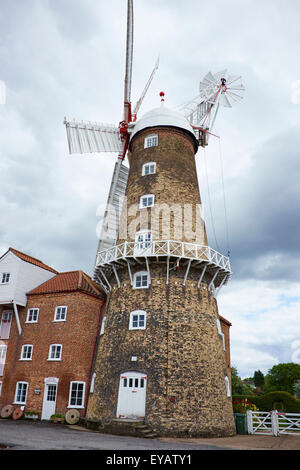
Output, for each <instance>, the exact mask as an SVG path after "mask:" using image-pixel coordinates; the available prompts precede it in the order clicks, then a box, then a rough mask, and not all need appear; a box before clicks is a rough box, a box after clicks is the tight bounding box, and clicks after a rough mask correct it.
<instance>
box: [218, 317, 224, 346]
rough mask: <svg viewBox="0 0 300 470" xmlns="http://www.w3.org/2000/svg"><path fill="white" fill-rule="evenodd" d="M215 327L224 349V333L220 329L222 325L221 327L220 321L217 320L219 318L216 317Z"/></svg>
mask: <svg viewBox="0 0 300 470" xmlns="http://www.w3.org/2000/svg"><path fill="white" fill-rule="evenodd" d="M217 327H218V334H219V336H220V337H221V338H222V342H223V349H224V351H225V335H224V333H223V331H222V327H221V322H220V320H219V318H217Z"/></svg>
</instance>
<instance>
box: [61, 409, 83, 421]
mask: <svg viewBox="0 0 300 470" xmlns="http://www.w3.org/2000/svg"><path fill="white" fill-rule="evenodd" d="M79 417H80V413H79V411H78V410H68V411H67V412H66V414H65V420H66V422H67V423H68V424H76V423H78V421H79Z"/></svg>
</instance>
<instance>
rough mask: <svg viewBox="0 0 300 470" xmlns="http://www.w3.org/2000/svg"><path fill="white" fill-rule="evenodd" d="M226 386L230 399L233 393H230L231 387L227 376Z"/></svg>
mask: <svg viewBox="0 0 300 470" xmlns="http://www.w3.org/2000/svg"><path fill="white" fill-rule="evenodd" d="M225 385H226V394H227V396H228V397H230V396H231V391H230V385H229V379H228V377H227V375H225Z"/></svg>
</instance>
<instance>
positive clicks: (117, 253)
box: [95, 240, 231, 287]
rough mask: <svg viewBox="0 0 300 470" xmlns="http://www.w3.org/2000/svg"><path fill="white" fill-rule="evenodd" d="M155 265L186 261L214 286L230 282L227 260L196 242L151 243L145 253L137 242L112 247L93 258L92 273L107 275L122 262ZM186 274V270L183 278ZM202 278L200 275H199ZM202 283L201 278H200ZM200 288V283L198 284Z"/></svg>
mask: <svg viewBox="0 0 300 470" xmlns="http://www.w3.org/2000/svg"><path fill="white" fill-rule="evenodd" d="M146 259H147V262H148V263H149V262H151V261H152V262H156V261H157V260H158V259H160V260H161V261H163V260H165V261H166V263H168V264H169V265H170V264H171V263H177V261H178V260H180V262H182V261H183V260H186V261H187V262H188V269H190V268H192V267H193V268H196V269H199V272H200V275H201V272H202V273H203V274H204V272H203V270H204V267H205V266H206V267H205V272H206V273H208V274H209V275H210V276H214V279H213V281H214V286H215V287H218V286H220V285H221V283H222V285H223V284H225V283H227V281H228V280H229V278H230V277H231V267H230V261H229V258H228V257H226V256H224V255H222V254H221V253H219V252H217V251H216V250H214V249H213V248H210V247H209V246H205V245H198V244H195V243H187V242H180V241H174V240H154V241H152V242H149V243H147V248H145V252H144V253H143V250H141V248H140V243H138V242H125V243H121V244H120V245H115V246H112V247H111V248H108V249H106V250H103V251H100V252H99V253H98V254H97V257H96V263H95V274H97V272H99V271H100V270H101V272H107V275H108V276H109V275H110V273H111V272H113V271H112V265H115V267H116V269H119V268H120V266H123V264H124V261H132V262H133V263H134V262H139V263H141V262H145V263H146V265H147V262H146ZM187 276H188V271H186V277H187ZM202 277H203V276H202ZM201 280H202V278H201ZM198 287H199V283H198Z"/></svg>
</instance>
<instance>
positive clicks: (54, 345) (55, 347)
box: [48, 343, 62, 361]
mask: <svg viewBox="0 0 300 470" xmlns="http://www.w3.org/2000/svg"><path fill="white" fill-rule="evenodd" d="M58 348H60V349H59V357H52V355H53V354H52V351H53V352H54V356H56V353H57V350H58ZM61 357H62V344H56V343H55V344H50V346H49V354H48V361H61Z"/></svg>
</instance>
